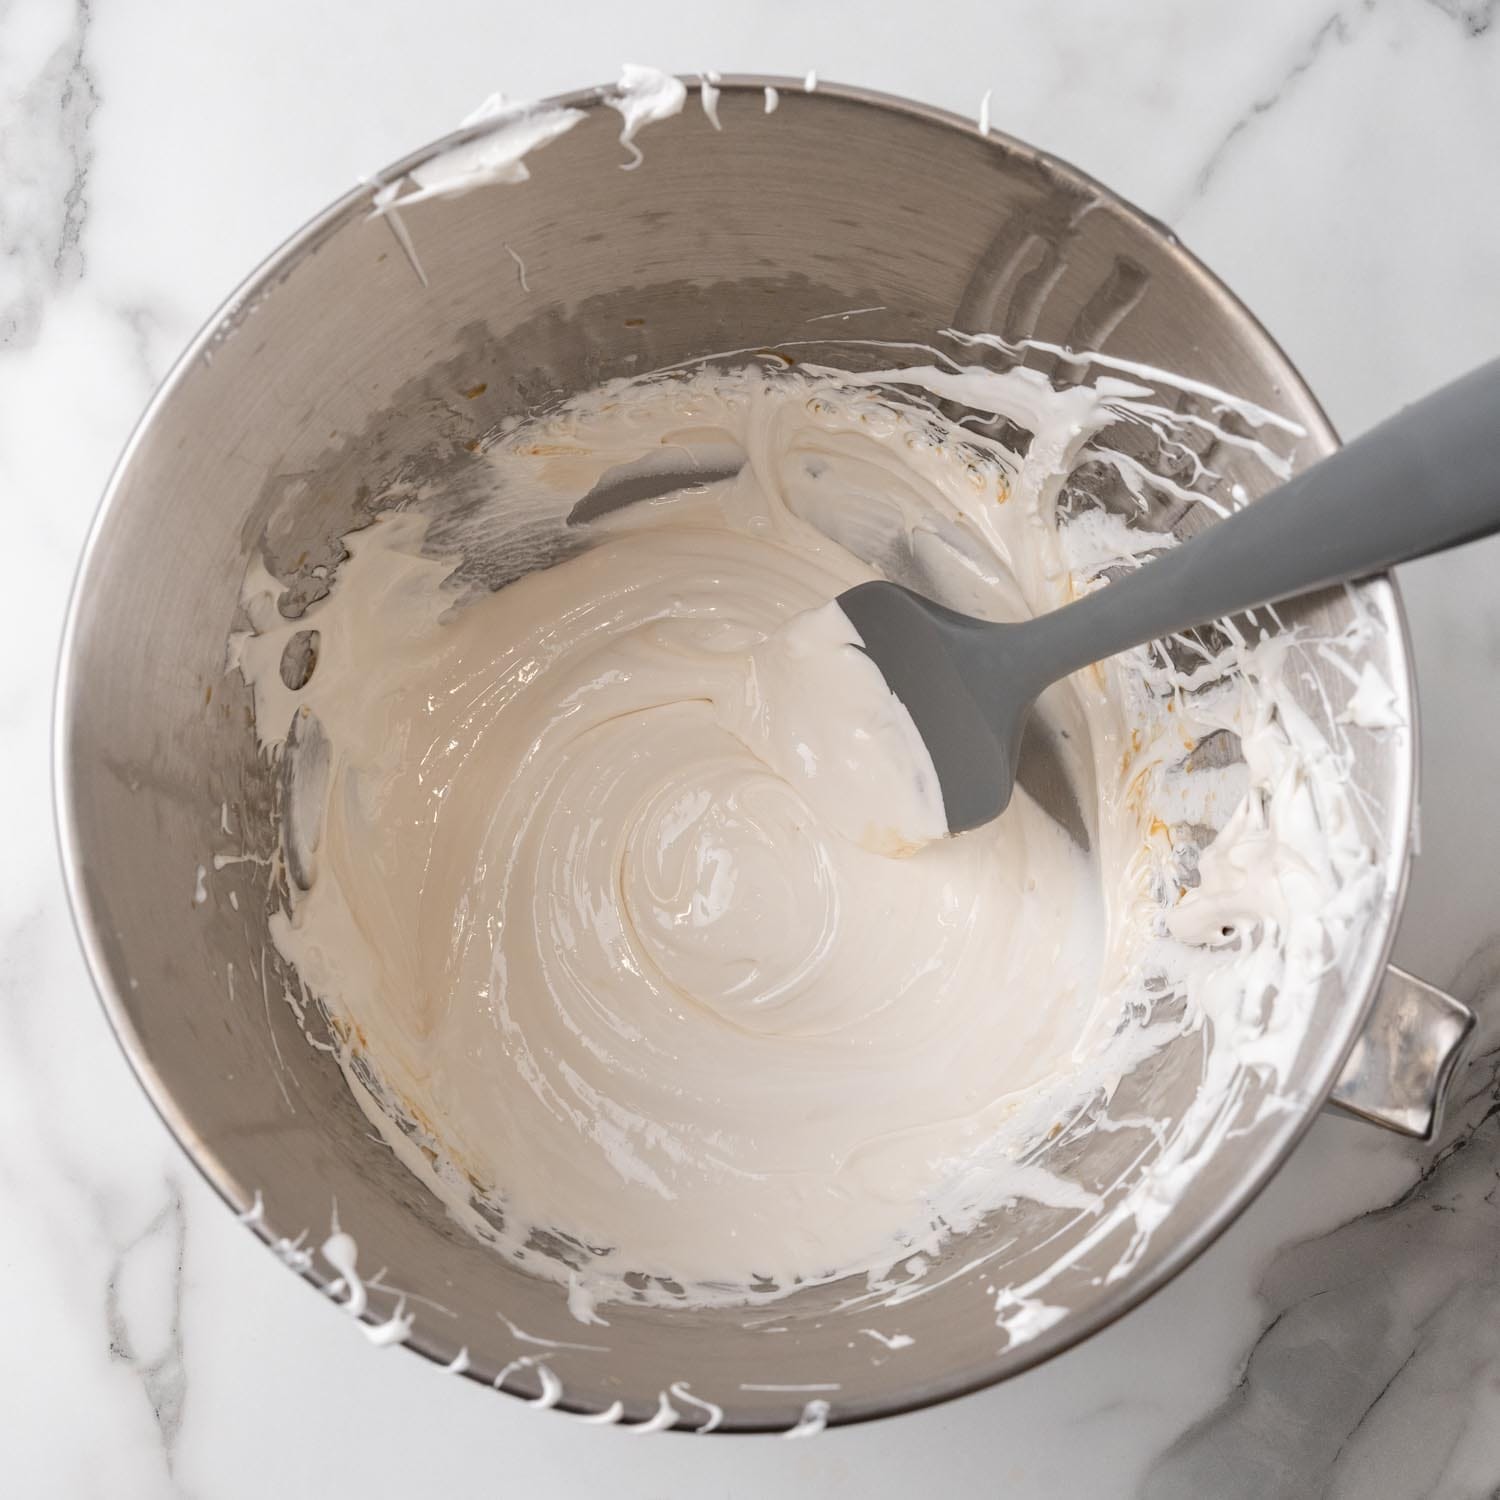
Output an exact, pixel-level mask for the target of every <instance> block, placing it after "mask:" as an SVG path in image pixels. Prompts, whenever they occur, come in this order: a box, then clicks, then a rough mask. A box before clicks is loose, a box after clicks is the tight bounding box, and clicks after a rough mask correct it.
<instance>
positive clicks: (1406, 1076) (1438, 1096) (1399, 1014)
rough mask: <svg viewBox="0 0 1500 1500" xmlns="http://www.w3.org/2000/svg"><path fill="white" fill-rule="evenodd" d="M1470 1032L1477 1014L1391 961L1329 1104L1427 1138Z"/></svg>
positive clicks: (1437, 1122)
mask: <svg viewBox="0 0 1500 1500" xmlns="http://www.w3.org/2000/svg"><path fill="white" fill-rule="evenodd" d="M1473 1033H1474V1012H1473V1011H1471V1010H1470V1009H1469V1007H1468V1006H1467V1005H1461V1004H1460V1003H1459V1002H1458V1001H1457V1000H1455V999H1454V998H1453V996H1452V995H1448V994H1444V992H1443V991H1442V990H1440V989H1435V988H1434V987H1433V986H1432V985H1430V984H1424V983H1423V982H1422V981H1421V980H1420V979H1417V978H1414V977H1413V976H1412V975H1410V974H1408V973H1407V972H1406V971H1405V970H1404V969H1398V968H1397V967H1396V966H1395V965H1394V964H1391V965H1389V966H1388V967H1387V969H1386V971H1385V978H1384V979H1383V980H1382V981H1381V985H1380V991H1379V993H1378V994H1377V995H1376V996H1375V1005H1374V1007H1373V1008H1372V1009H1371V1011H1370V1015H1369V1018H1368V1019H1367V1020H1366V1021H1365V1029H1364V1031H1363V1032H1361V1033H1360V1036H1359V1038H1358V1039H1357V1040H1356V1041H1355V1043H1354V1050H1353V1051H1352V1052H1350V1054H1349V1057H1348V1060H1347V1061H1346V1062H1345V1063H1344V1070H1343V1072H1342V1073H1340V1074H1339V1080H1338V1082H1337V1083H1336V1084H1335V1085H1334V1087H1333V1093H1332V1094H1331V1095H1330V1096H1329V1100H1328V1102H1329V1104H1330V1105H1331V1106H1333V1107H1334V1108H1336V1109H1339V1110H1341V1111H1343V1112H1345V1113H1347V1114H1351V1115H1356V1116H1358V1117H1359V1118H1360V1119H1361V1120H1368V1121H1370V1122H1371V1124H1374V1125H1383V1126H1384V1127H1385V1128H1386V1129H1387V1130H1394V1131H1395V1132H1396V1133H1397V1134H1398V1135H1408V1136H1412V1137H1414V1138H1415V1139H1417V1140H1420V1141H1430V1140H1432V1139H1433V1137H1434V1136H1436V1135H1437V1132H1438V1126H1439V1125H1440V1123H1441V1121H1442V1115H1443V1098H1444V1096H1445V1095H1446V1093H1447V1092H1448V1085H1449V1083H1450V1082H1451V1081H1452V1079H1453V1075H1454V1074H1455V1073H1456V1072H1457V1071H1458V1065H1459V1063H1460V1061H1461V1060H1462V1058H1463V1056H1464V1052H1465V1050H1466V1049H1467V1047H1468V1043H1469V1039H1470V1038H1471V1037H1472V1036H1473Z"/></svg>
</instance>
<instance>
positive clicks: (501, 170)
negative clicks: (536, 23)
mask: <svg viewBox="0 0 1500 1500" xmlns="http://www.w3.org/2000/svg"><path fill="white" fill-rule="evenodd" d="M585 118H586V116H585V115H584V113H583V111H582V110H578V109H565V108H562V107H559V106H557V105H546V104H533V103H530V102H528V101H513V100H507V99H506V98H505V96H504V95H503V94H491V95H490V97H489V98H488V99H486V100H485V101H484V103H483V104H481V105H480V106H479V108H478V109H476V110H474V111H473V112H472V113H471V114H469V115H467V116H465V117H464V119H463V121H462V123H461V125H460V128H461V129H462V128H463V127H466V126H474V125H485V126H487V127H488V128H487V129H486V131H485V133H484V134H483V135H481V136H480V137H479V138H478V139H477V140H472V141H468V142H466V143H465V144H463V145H459V146H454V147H452V148H451V149H449V150H447V151H443V152H439V153H438V154H437V155H436V156H434V157H432V158H431V159H430V160H428V161H425V162H423V163H422V164H421V165H420V166H416V167H413V168H412V169H411V171H410V172H409V173H408V174H407V175H406V176H405V177H403V178H399V179H397V180H396V181H395V182H390V183H383V184H381V185H380V186H378V187H377V189H376V192H375V200H374V201H375V211H376V213H389V212H390V211H391V209H392V208H409V207H410V206H411V205H412V204H413V203H420V202H422V200H423V199H425V198H453V197H457V196H459V195H460V194H463V193H467V192H472V191H473V189H475V188H477V187H483V186H484V185H486V184H487V183H497V182H498V183H518V182H525V181H526V180H527V179H528V178H529V177H530V176H531V171H530V169H529V168H528V167H527V165H526V158H527V156H528V155H529V154H530V153H531V152H533V151H539V150H541V149H542V147H544V146H549V145H551V143H552V142H553V141H555V140H556V139H557V138H558V137H559V136H560V135H566V134H567V132H568V131H570V130H571V129H572V128H573V127H574V126H575V125H577V124H578V123H579V122H580V121H581V120H583V119H585Z"/></svg>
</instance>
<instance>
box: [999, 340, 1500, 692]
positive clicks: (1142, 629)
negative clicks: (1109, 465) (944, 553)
mask: <svg viewBox="0 0 1500 1500" xmlns="http://www.w3.org/2000/svg"><path fill="white" fill-rule="evenodd" d="M1496 531H1500V360H1496V361H1494V362H1492V363H1490V364H1487V365H1484V366H1482V367H1481V368H1480V369H1477V370H1475V371H1473V372H1472V373H1471V374H1469V375H1465V376H1464V377H1463V378H1462V379H1461V380H1457V381H1455V382H1454V383H1453V384H1452V385H1449V386H1444V387H1443V389H1441V390H1439V391H1436V392H1435V393H1434V394H1433V395H1431V396H1428V397H1426V398H1425V399H1423V400H1421V401H1418V402H1417V403H1416V404H1415V405H1413V406H1408V407H1407V408H1406V409H1405V410H1404V411H1401V412H1398V413H1397V414H1396V415H1395V416H1394V417H1391V418H1389V419H1388V420H1387V421H1384V422H1382V423H1381V424H1380V425H1379V426H1378V427H1375V428H1373V429H1372V430H1371V431H1370V432H1367V433H1366V434H1365V435H1364V436H1363V437H1360V438H1357V439H1356V440H1355V441H1354V442H1352V443H1350V444H1349V446H1348V447H1347V448H1343V449H1341V450H1340V451H1339V452H1338V453H1335V454H1334V455H1333V456H1332V457H1331V458H1325V459H1324V460H1323V461H1322V462H1321V463H1318V464H1316V465H1314V466H1313V467H1312V468H1310V469H1308V470H1307V471H1306V472H1305V473H1303V474H1299V475H1297V476H1296V477H1295V478H1293V479H1291V480H1290V481H1288V482H1287V483H1286V484H1284V485H1283V486H1282V487H1281V488H1280V489H1278V490H1276V491H1275V492H1274V493H1272V494H1270V495H1267V496H1266V497H1265V498H1264V499H1262V500H1257V501H1255V502H1254V503H1253V504H1251V505H1249V506H1247V507H1246V508H1245V509H1244V510H1241V511H1237V512H1236V513H1235V514H1234V515H1232V516H1230V517H1229V518H1228V519H1226V520H1223V521H1220V522H1219V523H1218V524H1217V525H1214V526H1210V527H1209V528H1208V529H1207V530H1206V531H1204V532H1202V533H1200V534H1199V535H1198V536H1196V537H1194V538H1192V539H1191V540H1190V541H1188V542H1185V543H1184V544H1183V545H1182V546H1180V547H1176V548H1174V549H1172V550H1171V551H1169V552H1166V553H1164V554H1163V555H1162V556H1160V557H1158V558H1156V559H1155V560H1154V561H1152V562H1151V563H1149V564H1148V565H1147V566H1146V567H1145V568H1144V569H1143V570H1142V571H1141V572H1139V573H1135V574H1129V575H1127V576H1125V577H1123V578H1120V579H1117V580H1116V581H1115V582H1113V583H1111V584H1110V585H1109V586H1108V587H1107V588H1103V589H1099V590H1097V591H1096V592H1095V593H1092V594H1090V595H1088V596H1087V597H1086V598H1084V599H1080V600H1079V601H1078V602H1077V603H1075V604H1070V605H1068V606H1066V607H1065V608H1063V609H1061V610H1057V611H1055V612H1054V613H1053V614H1051V615H1049V616H1047V617H1046V621H1047V633H1046V644H1045V651H1043V650H1042V649H1041V648H1042V642H1041V640H1040V639H1038V641H1037V646H1038V648H1039V649H1038V659H1037V660H1036V662H1035V663H1034V664H1033V665H1034V670H1035V673H1036V675H1037V676H1038V677H1039V678H1044V679H1045V680H1046V681H1051V680H1053V679H1054V678H1055V677H1057V676H1060V675H1061V674H1062V673H1063V672H1070V671H1075V670H1076V669H1077V668H1079V667H1082V666H1086V665H1087V664H1088V663H1089V662H1092V661H1098V660H1101V659H1102V658H1103V657H1105V656H1111V655H1113V654H1114V653H1115V652H1117V651H1124V650H1126V649H1128V648H1129V647H1131V646H1138V645H1140V644H1142V643H1143V642H1145V641H1151V640H1157V639H1160V638H1161V637H1162V636H1167V635H1171V634H1173V633H1174V632H1176V631H1180V630H1186V629H1189V628H1190V627H1192V626H1194V625H1203V624H1206V623H1207V622H1208V621H1210V620H1213V619H1217V618H1219V617H1221V616H1224V615H1228V614H1234V613H1236V612H1237V611H1240V610H1245V609H1252V608H1254V607H1255V606H1256V605H1260V604H1271V603H1274V602H1275V601H1277V600H1278V599H1286V598H1289V597H1291V596H1292V595H1294V594H1303V593H1307V592H1308V591H1309V590H1312V589H1316V588H1321V587H1323V586H1324V585H1326V584H1330V583H1338V582H1341V581H1344V580H1347V579H1354V578H1363V577H1366V576H1368V575H1369V574H1371V573H1378V572H1380V571H1381V570H1382V569H1384V568H1388V567H1391V566H1392V565H1394V564H1395V563H1399V562H1406V561H1409V560H1410V559H1412V558H1414V557H1423V556H1425V555H1426V554H1428V553H1430V552H1441V551H1442V550H1443V549H1444V548H1446V547H1456V546H1458V545H1459V544H1460V543H1462V542H1471V541H1475V540H1477V539H1478V538H1479V537H1482V536H1488V535H1490V534H1491V533H1493V532H1496ZM1042 655H1045V657H1046V660H1045V662H1044V661H1042V660H1041V657H1042ZM1014 665H1020V663H1016V664H1014Z"/></svg>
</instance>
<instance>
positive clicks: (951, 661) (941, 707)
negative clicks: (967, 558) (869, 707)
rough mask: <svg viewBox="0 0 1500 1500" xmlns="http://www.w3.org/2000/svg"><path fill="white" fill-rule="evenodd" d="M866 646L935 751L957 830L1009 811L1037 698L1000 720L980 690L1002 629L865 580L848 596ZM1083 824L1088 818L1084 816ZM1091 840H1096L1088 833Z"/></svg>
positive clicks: (846, 603)
mask: <svg viewBox="0 0 1500 1500" xmlns="http://www.w3.org/2000/svg"><path fill="white" fill-rule="evenodd" d="M838 602H839V607H840V608H841V609H842V610H843V611H844V613H845V614H846V615H847V616H848V617H849V623H850V624H851V625H853V626H854V628H855V630H856V631H858V632H859V638H860V641H861V643H862V644H863V646H864V649H865V652H866V653H867V654H868V655H869V656H870V658H871V659H872V660H873V661H874V662H875V664H876V666H878V667H879V668H880V671H881V675H882V676H883V677H884V678H885V680H886V684H887V685H888V686H889V688H890V690H891V691H892V692H893V693H894V694H895V695H896V697H897V698H899V699H900V700H901V702H902V704H903V705H904V706H905V708H906V711H907V712H908V713H909V714H910V715H911V717H912V722H913V723H914V724H915V725H916V726H917V733H918V734H920V735H921V736H922V742H923V744H925V745H926V747H927V753H928V754H929V755H930V756H931V757H932V765H933V769H934V770H935V771H936V772H937V779H938V785H939V786H940V787H941V788H942V791H943V811H944V814H945V816H946V818H947V822H948V831H949V832H950V833H963V832H964V831H965V830H967V829H970V828H977V827H979V826H980V825H981V824H983V823H988V822H990V821H991V820H992V819H994V818H997V817H999V815H1000V814H1001V813H1002V812H1004V811H1005V809H1006V807H1007V805H1008V804H1009V802H1010V799H1011V793H1012V791H1013V790H1014V787H1015V782H1016V768H1017V764H1018V762H1019V760H1020V756H1021V736H1022V731H1023V730H1024V728H1025V725H1026V718H1027V716H1028V714H1029V712H1030V709H1031V704H1032V699H1031V698H1028V699H1027V700H1026V702H1025V703H1024V704H1023V705H1020V712H1019V713H1018V714H1016V715H1015V716H1014V717H1013V718H1004V717H1001V718H999V719H998V720H997V717H996V712H995V710H996V708H997V707H1003V705H997V704H996V703H993V702H981V701H980V699H979V697H978V696H977V693H978V692H979V691H982V689H983V687H984V685H986V684H989V683H991V682H992V681H993V679H994V676H995V674H994V670H993V665H992V663H993V658H994V653H995V652H996V651H998V650H1002V649H1003V646H1002V645H1001V641H1000V637H998V636H997V635H996V634H994V632H999V631H1003V630H1004V629H1005V627H1004V626H999V625H991V624H989V623H988V622H986V621H981V620H975V619H973V618H971V617H970V616H968V615H961V614H958V613H956V612H955V611H953V610H950V609H945V608H944V607H943V606H942V605H941V604H935V603H934V602H933V601H932V600H931V599H924V598H923V597H922V596H921V595H920V594H915V593H913V592H912V591H911V590H910V589H905V588H902V587H901V586H900V585H899V584H895V583H883V582H877V583H862V584H860V585H858V586H857V587H855V588H852V589H850V590H848V591H847V592H846V593H843V594H840V595H839V600H838ZM1077 821H1078V824H1079V826H1080V828H1081V824H1082V820H1081V819H1078V820H1077ZM1083 842H1084V844H1085V846H1086V845H1087V834H1086V833H1085V834H1084V838H1083Z"/></svg>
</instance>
